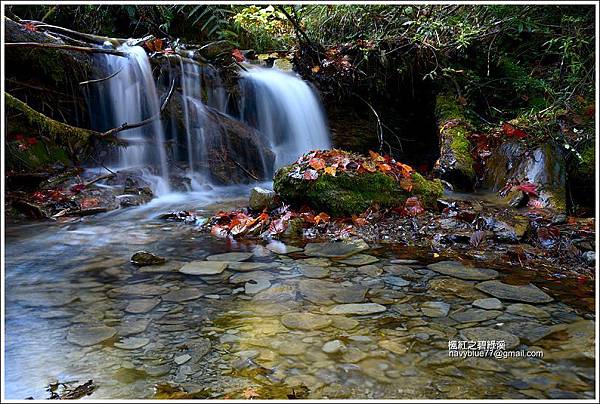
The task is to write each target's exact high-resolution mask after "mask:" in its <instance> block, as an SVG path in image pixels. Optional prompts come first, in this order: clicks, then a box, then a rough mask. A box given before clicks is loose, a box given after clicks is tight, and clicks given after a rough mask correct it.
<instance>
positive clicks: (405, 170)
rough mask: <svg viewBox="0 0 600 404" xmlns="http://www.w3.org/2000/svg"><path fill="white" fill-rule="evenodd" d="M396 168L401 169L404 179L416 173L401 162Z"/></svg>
mask: <svg viewBox="0 0 600 404" xmlns="http://www.w3.org/2000/svg"><path fill="white" fill-rule="evenodd" d="M396 166H397V167H398V168H399V169H400V171H401V172H402V176H403V177H404V178H409V177H410V175H411V174H412V172H413V171H414V169H413V168H412V167H411V166H409V165H406V164H403V163H400V162H397V163H396Z"/></svg>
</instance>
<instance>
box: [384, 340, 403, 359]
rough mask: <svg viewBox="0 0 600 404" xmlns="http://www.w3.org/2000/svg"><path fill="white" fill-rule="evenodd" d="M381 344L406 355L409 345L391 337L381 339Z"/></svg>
mask: <svg viewBox="0 0 600 404" xmlns="http://www.w3.org/2000/svg"><path fill="white" fill-rule="evenodd" d="M379 346H380V347H382V348H383V349H387V350H388V351H391V352H393V353H395V354H398V355H404V354H405V353H406V352H407V351H408V346H407V345H406V344H403V343H401V342H399V341H394V340H390V339H384V340H381V341H379Z"/></svg>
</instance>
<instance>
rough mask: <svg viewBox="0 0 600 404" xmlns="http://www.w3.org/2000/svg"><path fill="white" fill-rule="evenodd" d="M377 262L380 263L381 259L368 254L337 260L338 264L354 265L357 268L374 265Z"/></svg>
mask: <svg viewBox="0 0 600 404" xmlns="http://www.w3.org/2000/svg"><path fill="white" fill-rule="evenodd" d="M377 261H379V258H377V257H374V256H372V255H368V254H355V255H353V256H351V257H349V258H344V259H341V260H337V262H340V263H342V264H346V265H352V266H355V267H359V266H363V265H369V264H373V263H375V262H377Z"/></svg>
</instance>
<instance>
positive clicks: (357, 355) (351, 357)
mask: <svg viewBox="0 0 600 404" xmlns="http://www.w3.org/2000/svg"><path fill="white" fill-rule="evenodd" d="M367 356H368V355H367V354H366V353H364V352H363V351H361V350H360V349H358V348H354V347H351V348H347V349H346V350H345V351H344V354H343V355H342V360H343V361H344V362H348V363H357V362H360V361H362V360H363V359H365V358H366V357H367Z"/></svg>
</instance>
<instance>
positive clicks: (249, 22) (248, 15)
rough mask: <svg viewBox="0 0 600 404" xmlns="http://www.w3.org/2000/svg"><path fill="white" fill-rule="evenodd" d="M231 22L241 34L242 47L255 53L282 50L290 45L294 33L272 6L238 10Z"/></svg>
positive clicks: (289, 24)
mask: <svg viewBox="0 0 600 404" xmlns="http://www.w3.org/2000/svg"><path fill="white" fill-rule="evenodd" d="M232 21H233V22H234V24H235V28H236V29H237V30H238V31H241V32H243V38H244V39H245V40H244V42H242V45H247V46H244V47H249V48H253V49H255V50H256V51H259V52H262V51H269V50H276V49H284V48H287V47H289V46H290V45H291V44H292V41H293V38H294V31H293V27H292V25H291V23H290V22H289V21H288V19H287V18H286V16H285V15H284V14H283V13H282V12H281V11H279V10H277V9H275V8H274V7H273V6H267V7H259V6H255V5H252V6H248V7H244V8H242V9H241V10H239V11H238V12H237V13H236V14H235V15H234V16H233V17H232Z"/></svg>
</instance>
